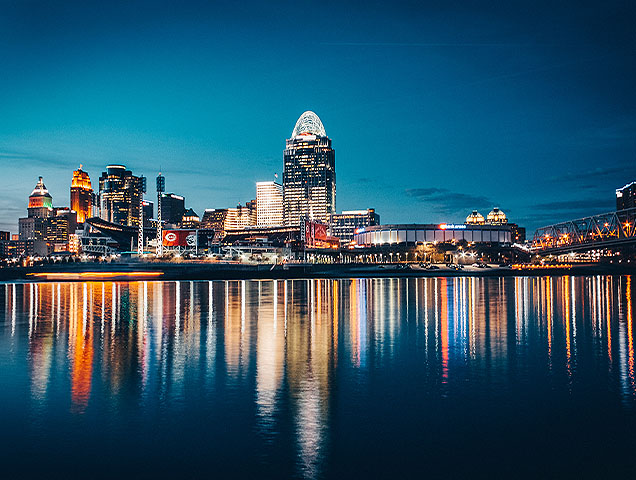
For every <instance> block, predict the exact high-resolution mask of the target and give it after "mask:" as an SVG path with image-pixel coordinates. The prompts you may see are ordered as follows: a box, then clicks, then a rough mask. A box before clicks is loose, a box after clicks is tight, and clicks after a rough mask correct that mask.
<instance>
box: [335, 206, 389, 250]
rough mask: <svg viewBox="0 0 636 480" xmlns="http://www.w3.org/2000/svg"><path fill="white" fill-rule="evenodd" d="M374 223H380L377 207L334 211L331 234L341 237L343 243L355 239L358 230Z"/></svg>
mask: <svg viewBox="0 0 636 480" xmlns="http://www.w3.org/2000/svg"><path fill="white" fill-rule="evenodd" d="M373 225H380V215H378V214H377V213H375V209H373V208H368V209H367V210H345V211H343V212H342V213H334V214H332V215H331V216H330V217H329V228H330V232H331V235H333V236H334V237H337V238H339V239H340V241H341V242H343V243H348V242H350V241H352V240H353V235H354V234H355V232H356V230H359V229H360V228H365V227H371V226H373Z"/></svg>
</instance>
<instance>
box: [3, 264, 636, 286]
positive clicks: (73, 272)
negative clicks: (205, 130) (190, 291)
mask: <svg viewBox="0 0 636 480" xmlns="http://www.w3.org/2000/svg"><path fill="white" fill-rule="evenodd" d="M634 273H636V269H635V268H634V267H626V266H617V265H601V264H588V265H572V266H558V267H543V268H537V267H534V268H530V267H528V268H515V269H512V268H510V267H496V266H493V267H490V268H478V267H471V266H466V267H464V268H463V269H459V270H457V269H454V268H451V267H446V266H439V267H436V268H432V269H426V268H422V267H420V266H419V265H409V266H406V265H403V264H381V265H368V264H325V265H322V264H287V265H276V266H272V265H264V264H259V265H254V264H238V263H223V262H214V263H211V262H180V263H168V262H144V261H138V262H112V263H90V262H83V263H68V264H46V265H37V266H31V267H11V268H2V269H0V281H127V280H242V279H295V278H345V277H440V276H445V277H460V276H480V277H482V276H484V277H485V276H528V275H531V276H545V275H620V274H634Z"/></svg>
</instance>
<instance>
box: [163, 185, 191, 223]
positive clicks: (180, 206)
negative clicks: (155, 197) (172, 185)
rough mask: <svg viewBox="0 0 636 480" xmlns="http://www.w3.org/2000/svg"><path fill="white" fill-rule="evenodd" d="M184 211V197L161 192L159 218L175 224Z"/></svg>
mask: <svg viewBox="0 0 636 480" xmlns="http://www.w3.org/2000/svg"><path fill="white" fill-rule="evenodd" d="M185 211H186V208H185V198H184V197H182V196H181V195H175V194H174V193H162V194H161V220H162V221H163V222H164V223H167V224H171V225H177V224H178V223H179V222H180V221H181V217H183V214H184V213H185Z"/></svg>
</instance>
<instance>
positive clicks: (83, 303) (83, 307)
mask: <svg viewBox="0 0 636 480" xmlns="http://www.w3.org/2000/svg"><path fill="white" fill-rule="evenodd" d="M87 288H88V285H86V283H84V288H83V289H82V294H83V295H82V335H86V312H87V310H88V304H87V302H88V298H87V292H86V289H87Z"/></svg>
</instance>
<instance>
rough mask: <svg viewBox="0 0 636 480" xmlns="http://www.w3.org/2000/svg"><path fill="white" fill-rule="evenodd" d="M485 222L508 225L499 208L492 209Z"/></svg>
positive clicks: (504, 215)
mask: <svg viewBox="0 0 636 480" xmlns="http://www.w3.org/2000/svg"><path fill="white" fill-rule="evenodd" d="M486 220H487V222H488V223H508V218H507V217H506V214H505V213H504V212H503V211H501V210H499V207H495V208H493V209H492V210H491V211H490V213H489V214H488V217H486Z"/></svg>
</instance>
